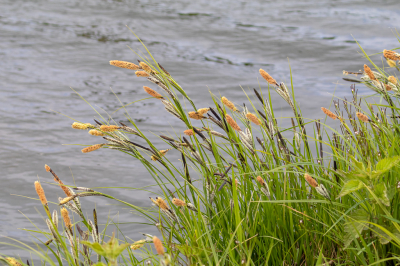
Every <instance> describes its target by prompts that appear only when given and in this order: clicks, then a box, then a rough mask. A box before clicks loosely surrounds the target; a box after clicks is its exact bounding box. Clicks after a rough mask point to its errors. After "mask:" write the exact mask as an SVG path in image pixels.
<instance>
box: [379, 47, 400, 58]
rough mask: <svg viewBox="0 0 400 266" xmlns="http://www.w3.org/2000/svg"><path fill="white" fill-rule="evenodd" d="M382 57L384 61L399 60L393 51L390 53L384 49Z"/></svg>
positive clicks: (398, 56)
mask: <svg viewBox="0 0 400 266" xmlns="http://www.w3.org/2000/svg"><path fill="white" fill-rule="evenodd" d="M383 56H384V57H385V58H386V59H391V60H394V61H397V60H400V54H398V53H396V52H394V51H391V50H386V49H385V50H383Z"/></svg>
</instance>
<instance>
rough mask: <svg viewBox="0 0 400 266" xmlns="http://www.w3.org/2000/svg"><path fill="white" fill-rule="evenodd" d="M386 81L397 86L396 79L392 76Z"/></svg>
mask: <svg viewBox="0 0 400 266" xmlns="http://www.w3.org/2000/svg"><path fill="white" fill-rule="evenodd" d="M388 80H389V82H390V83H392V84H394V85H396V84H397V79H396V78H395V77H393V76H390V77H388Z"/></svg>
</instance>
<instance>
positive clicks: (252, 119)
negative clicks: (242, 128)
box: [246, 113, 261, 126]
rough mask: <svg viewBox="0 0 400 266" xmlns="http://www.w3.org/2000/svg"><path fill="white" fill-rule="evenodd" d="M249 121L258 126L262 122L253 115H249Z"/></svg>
mask: <svg viewBox="0 0 400 266" xmlns="http://www.w3.org/2000/svg"><path fill="white" fill-rule="evenodd" d="M246 117H247V119H249V120H250V121H251V122H253V123H254V124H256V125H257V126H259V125H261V121H260V119H258V117H257V116H256V115H255V114H252V113H248V114H247V115H246Z"/></svg>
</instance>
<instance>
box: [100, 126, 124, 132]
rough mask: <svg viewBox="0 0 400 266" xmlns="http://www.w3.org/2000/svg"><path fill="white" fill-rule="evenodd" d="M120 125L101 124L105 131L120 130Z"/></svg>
mask: <svg viewBox="0 0 400 266" xmlns="http://www.w3.org/2000/svg"><path fill="white" fill-rule="evenodd" d="M119 128H120V127H119V126H116V125H109V126H108V125H101V126H100V130H101V131H104V132H114V131H116V130H118V129H119Z"/></svg>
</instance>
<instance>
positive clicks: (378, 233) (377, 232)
mask: <svg viewBox="0 0 400 266" xmlns="http://www.w3.org/2000/svg"><path fill="white" fill-rule="evenodd" d="M380 226H383V225H380ZM371 230H372V235H373V236H374V237H376V238H378V239H379V242H381V244H383V245H386V244H388V243H389V242H390V240H392V238H391V237H390V236H389V235H388V234H386V233H385V232H384V231H383V230H382V229H380V228H379V227H376V226H374V227H373V228H371Z"/></svg>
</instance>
